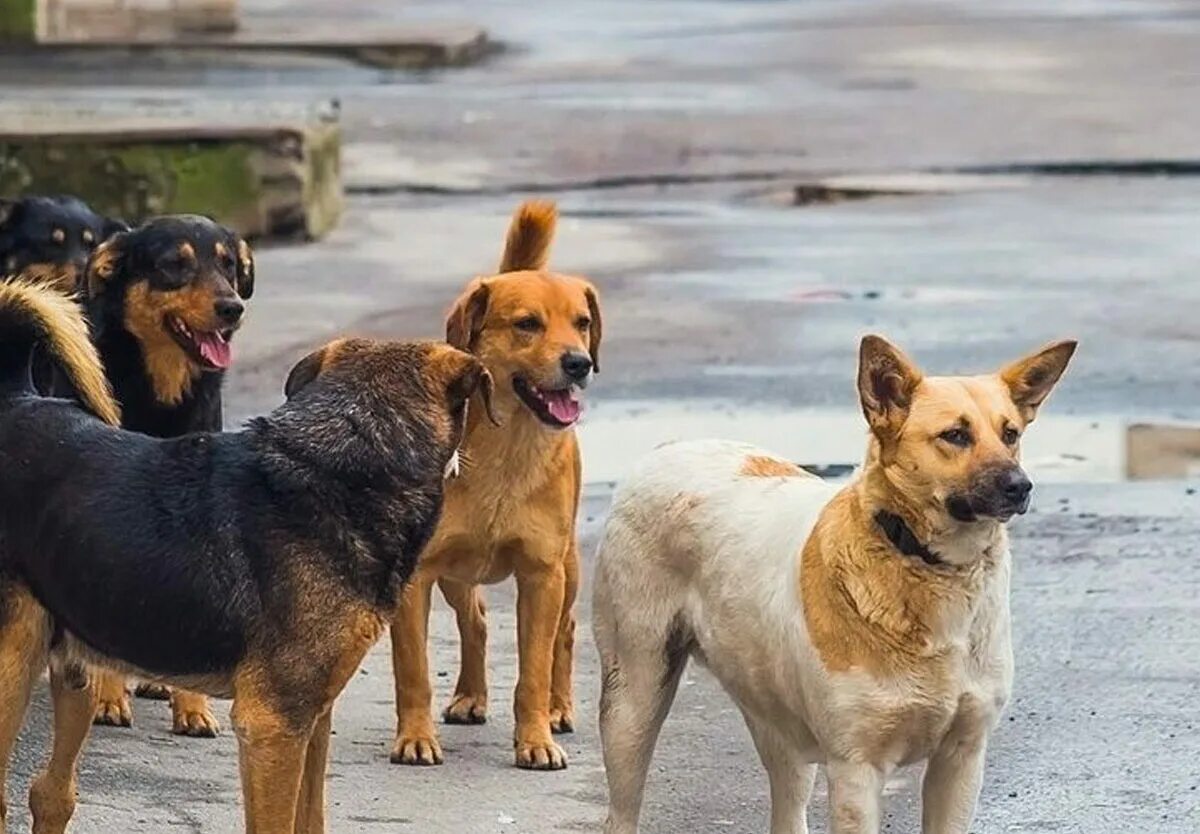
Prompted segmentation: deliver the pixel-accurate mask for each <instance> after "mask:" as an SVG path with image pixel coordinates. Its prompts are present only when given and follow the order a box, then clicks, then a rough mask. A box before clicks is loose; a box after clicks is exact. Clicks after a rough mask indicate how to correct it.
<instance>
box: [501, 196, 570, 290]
mask: <svg viewBox="0 0 1200 834" xmlns="http://www.w3.org/2000/svg"><path fill="white" fill-rule="evenodd" d="M557 223H558V206H556V205H555V204H554V203H552V202H550V201H549V200H527V201H526V202H524V203H521V205H520V206H518V207H517V210H516V212H515V213H514V214H513V219H512V223H510V224H509V226H508V239H507V240H506V241H505V242H504V255H503V257H501V259H500V272H501V273H504V272H517V271H518V270H523V269H544V268H545V266H546V261H547V259H548V257H549V254H550V244H551V242H553V240H554V227H555V225H557Z"/></svg>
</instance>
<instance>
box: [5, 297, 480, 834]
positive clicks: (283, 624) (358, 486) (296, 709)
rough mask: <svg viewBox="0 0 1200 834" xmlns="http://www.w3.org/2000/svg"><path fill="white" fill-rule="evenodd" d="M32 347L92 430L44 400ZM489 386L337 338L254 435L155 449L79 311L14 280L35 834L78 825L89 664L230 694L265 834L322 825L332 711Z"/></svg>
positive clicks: (416, 550) (475, 371)
mask: <svg viewBox="0 0 1200 834" xmlns="http://www.w3.org/2000/svg"><path fill="white" fill-rule="evenodd" d="M35 342H42V343H44V345H45V347H46V349H47V350H48V352H49V354H50V355H51V356H53V357H54V359H55V360H56V361H57V362H58V363H60V365H61V367H62V368H63V369H64V371H65V373H66V374H67V375H68V376H69V377H70V379H71V381H72V383H73V386H74V388H75V390H76V391H77V392H78V393H79V396H80V399H81V401H82V402H83V403H84V405H85V406H86V408H87V409H88V411H91V412H92V413H94V414H95V415H97V416H92V414H89V413H87V411H85V410H83V409H81V408H80V407H79V405H78V404H77V403H75V402H74V401H72V400H61V399H45V398H41V397H39V396H37V395H36V394H35V393H34V391H33V388H32V383H31V380H30V374H29V365H30V356H31V353H32V349H33V346H34V344H35ZM490 386H491V377H490V376H489V375H488V374H487V372H486V370H485V369H484V368H483V366H482V364H481V363H480V362H479V360H478V359H476V358H475V357H473V356H471V355H469V354H467V353H464V352H462V351H459V350H456V349H454V348H452V347H450V346H448V345H445V344H441V343H408V344H405V343H386V342H383V343H381V342H370V341H365V340H342V341H338V342H334V343H331V344H330V345H328V346H326V347H324V348H322V349H320V350H318V351H315V352H314V353H312V354H310V355H309V356H307V357H305V358H304V359H303V360H301V361H300V362H299V363H298V364H297V365H296V366H295V368H293V370H292V372H291V374H290V375H289V377H288V380H287V384H286V388H285V391H286V394H287V396H288V401H287V402H286V403H285V404H283V405H282V406H280V407H279V408H277V409H276V410H275V411H273V412H272V413H271V414H269V415H267V416H265V417H259V418H257V419H255V420H253V421H251V422H250V423H249V425H248V426H247V427H246V428H245V429H244V430H242V431H240V432H237V433H229V434H219V433H197V434H191V435H188V436H186V437H180V438H173V439H165V440H164V439H159V438H152V437H147V436H146V435H144V434H140V433H135V432H129V431H124V430H121V429H118V428H116V427H115V426H116V425H117V423H118V422H119V412H118V406H117V404H116V403H115V401H113V400H112V398H111V397H110V395H109V393H108V389H107V384H106V382H105V378H104V372H103V370H102V368H101V366H100V363H99V360H98V357H97V354H96V352H95V349H94V347H93V345H92V344H91V342H90V340H89V339H88V333H87V329H86V326H85V324H84V322H83V318H82V315H81V314H80V312H79V309H78V307H77V305H75V304H74V303H73V302H72V301H70V300H69V299H68V298H66V297H65V296H62V295H60V294H58V293H56V292H54V291H52V290H49V289H46V288H41V287H36V286H33V285H30V284H22V283H17V284H9V285H6V286H0V471H3V472H4V473H5V477H4V478H3V479H2V480H0V542H2V543H3V548H2V549H0V577H3V580H2V582H3V584H2V585H0V785H3V784H4V775H5V773H4V770H6V768H7V763H8V759H9V755H10V753H11V751H12V747H13V744H14V742H15V740H16V734H17V731H18V729H19V728H20V725H21V714H22V713H23V711H24V709H25V705H26V704H27V702H28V698H29V692H30V689H31V688H32V685H33V683H34V681H35V680H36V679H37V677H38V676H39V674H40V672H41V670H42V668H43V666H44V664H45V663H46V661H47V658H48V659H49V663H50V668H51V695H52V702H53V707H54V745H53V753H52V756H51V760H50V762H49V765H48V767H47V768H46V769H45V770H44V771H43V772H42V773H41V774H40V775H39V776H38V777H37V778H36V779H35V781H34V783H33V787H32V789H31V792H30V805H31V809H32V812H33V817H34V822H33V830H35V831H37V832H39V834H60V832H62V831H63V830H64V828H65V826H66V824H67V822H68V820H69V819H70V816H71V813H72V812H73V809H74V804H75V765H76V761H77V758H78V754H79V751H80V749H81V747H82V744H83V742H84V740H85V738H86V735H87V732H88V729H89V727H90V724H91V718H92V712H93V707H94V697H93V694H92V692H91V689H90V687H89V686H88V684H87V677H86V674H84V670H83V666H82V664H84V663H87V664H96V665H99V666H102V667H116V668H119V669H121V670H122V671H124V672H127V673H129V674H133V675H137V676H138V677H140V678H143V679H148V680H154V681H159V682H162V683H165V684H169V685H173V686H176V685H177V686H182V687H185V688H188V689H193V690H196V691H202V692H205V693H207V694H209V695H212V696H217V697H227V698H229V697H231V698H233V711H232V717H233V724H234V727H235V729H236V732H237V738H238V742H239V746H240V765H241V775H242V787H243V793H244V798H245V813H246V828H247V830H248V831H250V832H254V834H296V833H297V832H303V834H319V832H323V831H324V830H325V826H324V776H325V766H326V761H327V757H328V746H329V735H330V711H331V708H332V706H333V703H334V700H335V699H336V697H337V695H338V694H339V693H340V692H341V690H342V688H343V687H344V686H345V684H346V682H347V681H348V680H349V679H350V677H351V676H352V675H353V674H354V672H355V670H356V669H357V668H358V666H359V663H360V661H361V660H362V657H363V655H364V654H365V653H366V652H367V650H368V649H369V648H370V647H371V645H373V644H374V642H375V640H376V639H377V638H378V636H379V635H380V634H381V633H382V631H383V628H384V626H385V624H386V622H387V620H386V618H387V617H390V616H391V614H392V612H393V611H394V608H395V604H396V599H397V596H398V594H399V592H400V589H401V585H402V583H403V582H404V581H405V580H406V579H407V577H408V576H409V575H410V573H411V572H412V570H413V567H414V565H415V563H416V560H417V557H418V555H419V554H420V552H421V550H422V548H423V547H424V546H425V545H426V544H427V542H428V541H429V537H430V535H431V534H432V533H433V530H434V527H435V526H436V524H437V520H438V517H439V515H440V511H441V505H442V496H443V484H444V479H445V476H446V473H447V471H448V470H450V469H452V468H453V464H454V462H455V459H456V456H457V449H458V446H459V444H460V442H461V440H462V436H463V430H464V428H465V424H466V418H467V403H468V400H469V399H470V398H471V397H472V396H473V395H474V394H475V392H476V391H477V390H478V389H480V388H482V389H483V391H484V393H483V394H482V395H481V398H482V400H483V402H484V406H485V407H486V406H487V404H488V396H487V390H489V389H490ZM0 808H3V803H0ZM3 827H4V826H3V824H0V830H2V829H3Z"/></svg>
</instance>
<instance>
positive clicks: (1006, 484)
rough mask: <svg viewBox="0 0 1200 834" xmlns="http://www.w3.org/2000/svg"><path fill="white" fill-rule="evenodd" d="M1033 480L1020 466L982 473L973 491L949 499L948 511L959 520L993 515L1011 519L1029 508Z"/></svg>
mask: <svg viewBox="0 0 1200 834" xmlns="http://www.w3.org/2000/svg"><path fill="white" fill-rule="evenodd" d="M1032 492H1033V483H1032V482H1031V481H1030V480H1029V476H1027V475H1026V474H1025V471H1024V470H1023V469H1021V467H1019V466H1006V467H1003V468H1001V469H994V470H989V471H986V472H982V473H980V475H979V477H978V478H977V479H976V481H975V483H974V484H973V485H972V487H971V489H970V491H968V492H965V493H956V494H954V495H951V496H950V497H949V498H947V499H946V510H947V511H948V512H949V513H950V517H951V518H953V519H955V520H956V521H977V520H979V519H980V518H994V519H998V520H1000V521H1008V520H1009V519H1010V518H1012V517H1013V516H1015V515H1024V514H1025V512H1026V511H1028V510H1029V496H1030V493H1032Z"/></svg>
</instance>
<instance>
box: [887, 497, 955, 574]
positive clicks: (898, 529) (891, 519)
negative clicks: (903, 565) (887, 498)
mask: <svg viewBox="0 0 1200 834" xmlns="http://www.w3.org/2000/svg"><path fill="white" fill-rule="evenodd" d="M875 523H876V524H878V525H879V529H880V530H882V531H883V534H884V535H885V536H887V540H888V541H890V542H891V543H892V546H893V547H895V548H896V549H897V550H899V551H900V552H901V553H903V554H904V555H905V556H917V557H919V558H920V559H921V561H922V562H924V563H925V564H927V565H943V564H945V562H943V561H942V560H941V557H939V556H938V555H937V554H936V553H934V552H933V551H932V550H930V549H929V548H928V547H926V546H925V545H923V544H921V542H919V541H918V540H917V536H916V534H915V533H913V531H912V528H911V527H909V526H908V524H907V523H905V521H904V519H902V518H901V517H900V516H898V515H896V514H895V513H892V512H888V511H887V510H879V511H878V512H876V513H875Z"/></svg>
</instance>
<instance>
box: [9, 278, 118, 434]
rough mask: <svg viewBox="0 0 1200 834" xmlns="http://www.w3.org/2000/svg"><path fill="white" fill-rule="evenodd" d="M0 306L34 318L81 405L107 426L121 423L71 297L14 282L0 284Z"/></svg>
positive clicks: (90, 342) (85, 328) (85, 324)
mask: <svg viewBox="0 0 1200 834" xmlns="http://www.w3.org/2000/svg"><path fill="white" fill-rule="evenodd" d="M0 307H10V308H13V309H20V310H24V311H25V312H26V313H27V314H28V315H29V316H30V318H32V319H34V320H36V321H37V322H38V324H39V327H40V328H41V330H42V331H43V333H44V334H45V337H46V339H47V346H48V347H49V350H50V353H51V354H53V356H54V358H55V359H56V360H57V361H58V362H59V364H61V365H62V367H63V369H64V370H65V372H66V373H67V375H68V376H69V377H70V378H71V383H72V384H73V385H74V386H75V390H76V391H78V392H79V396H80V397H81V398H82V400H83V402H84V404H85V405H86V406H87V407H88V408H89V409H90V410H91V411H92V412H93V413H94V414H95V415H96V416H97V417H99V418H100V419H101V420H103V421H104V422H106V423H108V424H109V425H113V426H116V425H120V423H121V411H120V408H118V406H117V403H116V400H114V399H113V395H112V389H111V388H110V387H109V385H108V379H107V378H105V376H104V368H103V367H102V366H101V364H100V357H99V355H98V354H97V353H96V348H95V346H94V345H93V344H92V341H91V338H90V336H89V335H88V328H87V323H86V322H85V321H84V319H83V313H82V312H81V311H80V309H79V305H78V304H76V303H75V300H74V299H73V298H71V297H69V296H66V295H63V294H62V293H60V292H58V291H57V290H54V289H51V288H49V287H42V286H38V285H35V284H30V283H27V282H24V281H16V282H13V283H10V284H0Z"/></svg>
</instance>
